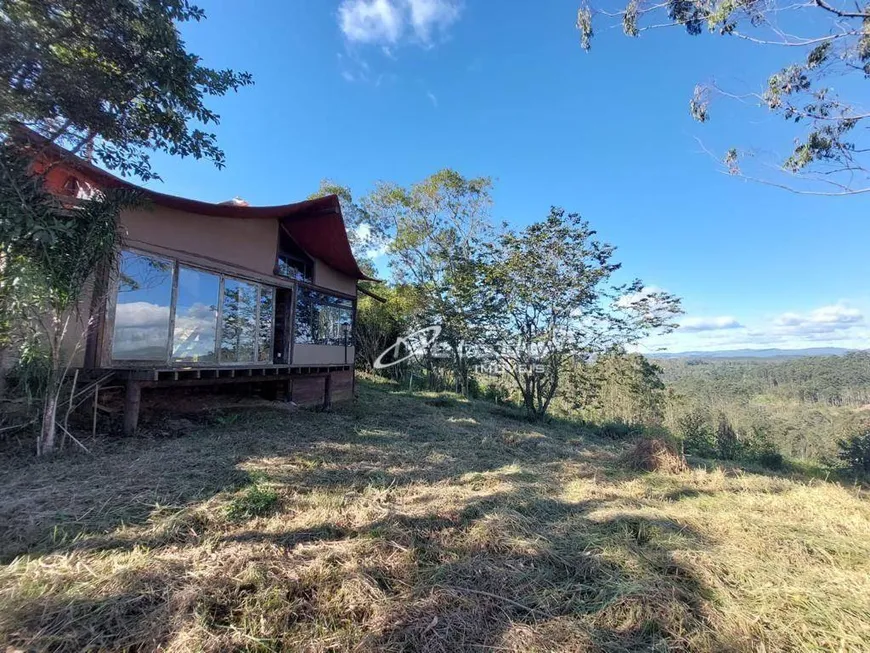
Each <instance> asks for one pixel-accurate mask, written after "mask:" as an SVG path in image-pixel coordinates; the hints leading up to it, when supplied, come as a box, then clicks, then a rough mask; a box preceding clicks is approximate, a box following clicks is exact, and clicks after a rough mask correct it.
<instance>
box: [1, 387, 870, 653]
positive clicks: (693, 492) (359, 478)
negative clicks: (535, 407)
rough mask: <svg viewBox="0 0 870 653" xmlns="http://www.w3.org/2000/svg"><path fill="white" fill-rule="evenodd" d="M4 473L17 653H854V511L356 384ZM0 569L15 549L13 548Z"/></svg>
mask: <svg viewBox="0 0 870 653" xmlns="http://www.w3.org/2000/svg"><path fill="white" fill-rule="evenodd" d="M360 393H361V397H360V399H359V400H358V402H357V403H356V405H355V406H354V407H351V408H346V409H340V410H338V411H336V412H334V413H330V414H318V413H310V412H304V411H303V412H298V413H295V414H289V415H288V414H287V413H285V412H282V411H262V410H261V411H258V412H245V413H224V414H223V415H222V416H219V417H217V418H214V419H212V420H211V423H210V424H209V425H206V426H204V427H202V428H200V429H190V430H191V431H192V432H190V433H187V434H186V435H184V436H183V437H177V438H174V439H144V438H143V439H137V440H135V441H109V442H107V443H106V444H105V445H104V447H103V450H102V451H100V452H98V455H96V456H94V457H86V456H83V455H82V456H72V457H70V456H68V457H65V458H57V459H55V460H51V461H47V462H45V461H32V460H28V461H21V460H13V461H10V462H8V463H6V464H4V466H3V471H2V473H0V483H2V484H0V487H2V488H3V489H2V495H0V532H2V533H4V536H3V539H2V544H0V560H2V566H0V644H2V645H6V646H10V647H16V648H22V649H26V650H47V649H51V650H69V651H78V650H83V649H105V650H118V649H128V648H142V649H146V650H150V649H154V648H164V649H167V650H212V651H220V650H230V649H247V650H263V651H269V650H304V651H327V650H329V651H465V650H467V651H481V650H511V651H580V650H602V651H628V650H636V651H647V650H651V649H653V648H655V650H677V651H681V650H685V651H690V650H691V651H726V650H736V651H758V650H765V651H781V650H802V651H813V650H816V651H821V650H826V651H827V650H830V651H843V650H846V651H848V650H868V649H870V504H868V501H867V499H866V498H865V497H863V496H861V495H860V494H859V493H857V492H856V491H855V490H854V489H850V488H843V487H840V486H838V485H835V484H828V483H824V482H818V481H815V482H808V483H805V482H801V481H799V480H790V479H786V478H777V477H772V476H762V475H756V474H746V473H742V472H738V471H723V470H720V469H707V470H705V469H694V470H692V471H689V472H685V473H682V474H678V475H671V476H667V475H660V474H643V475H641V474H636V473H634V472H629V471H627V470H625V469H623V468H622V467H621V466H620V464H619V460H618V455H619V453H620V447H621V445H619V444H612V443H606V442H603V441H600V440H597V439H595V437H594V436H593V435H592V434H591V433H589V432H587V431H584V430H583V429H581V428H580V427H578V426H576V425H571V424H561V423H554V424H550V425H546V426H538V425H530V424H528V423H526V422H524V421H522V420H520V419H517V418H516V417H515V416H513V415H512V414H511V413H509V412H506V411H504V410H501V409H498V408H496V407H494V406H491V405H488V404H481V403H469V402H464V401H461V400H458V399H457V398H454V397H436V396H434V395H433V396H427V395H422V394H417V395H414V396H410V395H407V394H402V393H395V392H391V391H390V390H389V388H388V387H386V386H375V385H369V384H361V387H360ZM16 556H17V557H16Z"/></svg>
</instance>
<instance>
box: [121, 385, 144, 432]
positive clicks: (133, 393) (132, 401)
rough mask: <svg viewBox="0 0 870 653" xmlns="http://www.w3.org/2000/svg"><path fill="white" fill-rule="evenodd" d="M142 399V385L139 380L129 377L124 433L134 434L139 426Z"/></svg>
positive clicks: (125, 399) (125, 398)
mask: <svg viewBox="0 0 870 653" xmlns="http://www.w3.org/2000/svg"><path fill="white" fill-rule="evenodd" d="M141 400H142V386H141V385H140V384H139V382H138V381H134V380H133V379H128V381H127V394H126V396H125V397H124V435H134V434H135V433H136V429H137V428H138V427H139V403H140V402H141Z"/></svg>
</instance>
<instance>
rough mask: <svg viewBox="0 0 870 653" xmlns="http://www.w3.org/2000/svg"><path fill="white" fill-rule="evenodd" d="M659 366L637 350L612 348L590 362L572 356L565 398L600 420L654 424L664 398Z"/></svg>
mask: <svg viewBox="0 0 870 653" xmlns="http://www.w3.org/2000/svg"><path fill="white" fill-rule="evenodd" d="M661 374H662V369H661V368H660V367H659V366H658V365H656V364H655V363H653V362H650V361H649V360H647V359H646V358H645V357H644V356H642V355H640V354H632V353H628V352H626V351H625V350H624V349H623V348H621V347H616V348H613V349H611V350H609V351H606V352H604V353H602V354H599V355H597V356H596V357H595V360H594V362H593V363H592V364H586V363H584V362H583V361H577V360H574V361H572V362H571V363H570V364H569V365H568V369H567V370H566V371H565V374H564V375H563V376H564V377H565V380H566V383H565V386H566V387H565V395H566V396H565V399H566V401H567V404H568V405H569V406H570V407H571V408H573V409H574V410H579V411H586V412H588V413H591V414H592V415H594V416H595V417H597V418H599V419H603V420H608V421H609V420H617V421H620V422H624V423H626V424H643V425H657V424H661V423H662V421H663V419H664V407H665V401H666V391H665V385H664V383H663V382H662V380H661Z"/></svg>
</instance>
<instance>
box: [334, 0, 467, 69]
mask: <svg viewBox="0 0 870 653" xmlns="http://www.w3.org/2000/svg"><path fill="white" fill-rule="evenodd" d="M461 11H462V8H461V5H460V3H459V1H458V0H343V1H342V3H341V5H340V6H339V8H338V24H339V27H340V28H341V31H342V32H343V33H344V35H345V37H346V38H347V39H348V41H351V42H353V43H363V44H377V45H380V46H381V47H382V49H383V50H384V52H385V53H387V56H390V57H392V56H393V50H392V46H395V45H398V44H399V43H400V42H401V41H402V40H403V39H405V38H406V37H410V38H412V39H414V40H416V41H417V42H418V43H422V44H424V45H430V44H431V42H432V39H433V36H434V34H435V33H437V32H441V33H443V32H444V31H445V30H446V29H447V28H448V27H450V26H451V25H452V24H453V23H455V22H456V21H457V20H458V19H459V15H460V13H461Z"/></svg>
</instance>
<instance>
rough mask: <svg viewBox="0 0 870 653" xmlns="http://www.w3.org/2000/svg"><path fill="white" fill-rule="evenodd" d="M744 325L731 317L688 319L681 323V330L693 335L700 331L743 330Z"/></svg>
mask: <svg viewBox="0 0 870 653" xmlns="http://www.w3.org/2000/svg"><path fill="white" fill-rule="evenodd" d="M741 328H743V325H742V324H740V322H738V321H737V319H736V318H733V317H731V316H730V315H722V316H719V317H687V318H685V319H684V320H682V321H681V322H680V330H681V331H684V332H687V333H692V332H700V331H722V330H725V329H741Z"/></svg>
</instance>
